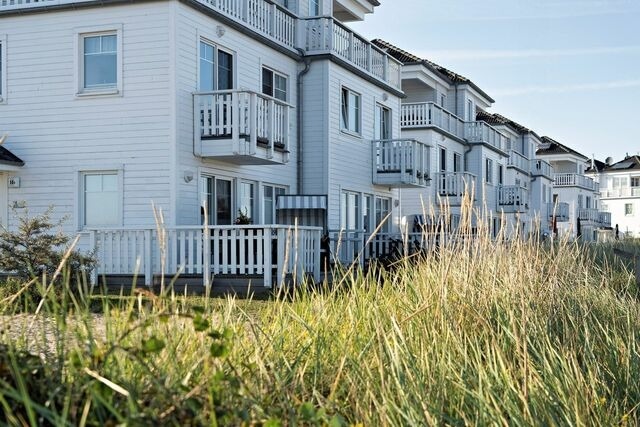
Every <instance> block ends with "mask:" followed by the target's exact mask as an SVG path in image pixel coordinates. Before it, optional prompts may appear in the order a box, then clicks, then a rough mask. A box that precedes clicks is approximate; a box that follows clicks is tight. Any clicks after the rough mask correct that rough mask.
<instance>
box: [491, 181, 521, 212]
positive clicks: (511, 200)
mask: <svg viewBox="0 0 640 427" xmlns="http://www.w3.org/2000/svg"><path fill="white" fill-rule="evenodd" d="M498 209H502V210H504V211H505V212H523V211H525V210H527V209H529V191H528V190H527V189H526V188H522V187H520V186H518V185H505V186H500V187H498Z"/></svg>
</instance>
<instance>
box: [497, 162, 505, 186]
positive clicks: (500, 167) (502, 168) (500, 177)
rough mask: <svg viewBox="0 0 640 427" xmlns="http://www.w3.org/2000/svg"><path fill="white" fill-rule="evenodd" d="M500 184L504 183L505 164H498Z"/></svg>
mask: <svg viewBox="0 0 640 427" xmlns="http://www.w3.org/2000/svg"><path fill="white" fill-rule="evenodd" d="M498 184H500V185H502V184H504V166H502V165H498Z"/></svg>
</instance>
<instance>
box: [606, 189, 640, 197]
mask: <svg viewBox="0 0 640 427" xmlns="http://www.w3.org/2000/svg"><path fill="white" fill-rule="evenodd" d="M600 194H601V196H602V198H605V199H625V198H627V197H640V187H620V188H603V189H602V192H601V193H600Z"/></svg>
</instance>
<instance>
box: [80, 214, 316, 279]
mask: <svg viewBox="0 0 640 427" xmlns="http://www.w3.org/2000/svg"><path fill="white" fill-rule="evenodd" d="M321 234H322V229H321V228H318V227H294V226H283V225H265V226H254V225H238V226H211V227H207V228H204V227H174V228H167V229H163V230H160V231H158V230H157V229H152V228H148V229H128V228H119V229H95V230H88V231H86V232H84V233H83V235H84V236H85V237H86V238H87V239H88V244H87V246H88V248H89V249H90V250H91V249H94V250H95V251H96V256H97V259H98V265H97V268H96V271H95V274H96V275H98V276H99V275H129V274H140V275H144V277H145V283H146V284H147V285H150V284H151V283H152V282H151V280H152V278H153V276H154V275H159V274H165V275H167V276H171V277H173V276H174V275H176V274H179V273H180V274H195V275H202V276H203V281H204V284H205V286H206V285H209V284H210V282H209V280H210V277H211V276H212V275H213V276H216V275H233V276H234V277H235V276H240V277H242V276H256V275H258V276H262V277H263V284H264V286H265V287H268V288H270V287H272V285H273V278H274V274H275V277H276V283H277V284H278V285H279V284H281V283H282V281H283V280H284V279H285V277H286V276H287V275H289V274H292V275H293V276H294V277H296V279H297V280H302V278H303V277H304V275H306V274H311V275H313V277H314V279H315V280H320V238H321Z"/></svg>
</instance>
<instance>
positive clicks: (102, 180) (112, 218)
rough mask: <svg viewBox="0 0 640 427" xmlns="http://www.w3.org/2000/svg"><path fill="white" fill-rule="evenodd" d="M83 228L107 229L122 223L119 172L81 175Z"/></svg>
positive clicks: (85, 173)
mask: <svg viewBox="0 0 640 427" xmlns="http://www.w3.org/2000/svg"><path fill="white" fill-rule="evenodd" d="M80 185H81V203H80V205H81V208H80V209H81V212H80V217H81V219H82V226H84V227H105V226H114V225H120V224H121V223H122V208H121V205H122V197H121V191H120V188H121V185H120V177H119V174H118V172H117V171H109V172H103V171H100V172H82V173H81V184H80Z"/></svg>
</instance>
